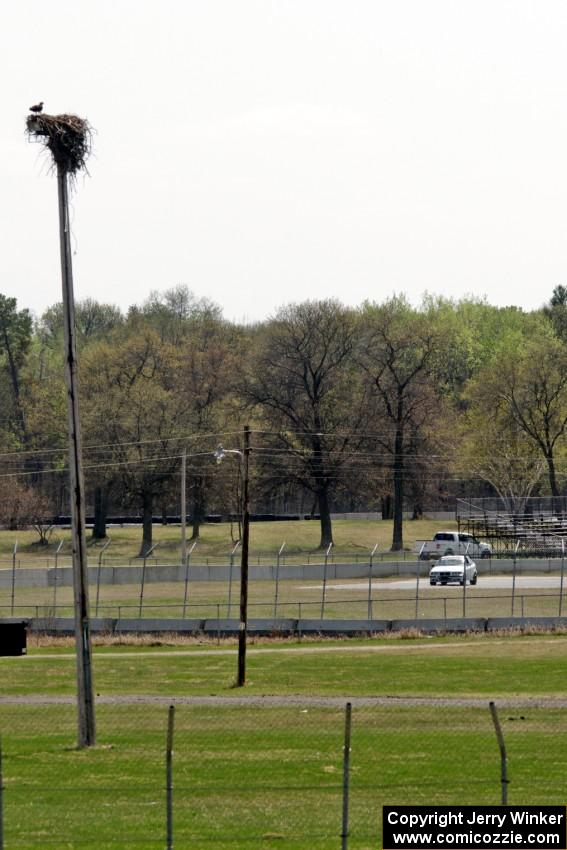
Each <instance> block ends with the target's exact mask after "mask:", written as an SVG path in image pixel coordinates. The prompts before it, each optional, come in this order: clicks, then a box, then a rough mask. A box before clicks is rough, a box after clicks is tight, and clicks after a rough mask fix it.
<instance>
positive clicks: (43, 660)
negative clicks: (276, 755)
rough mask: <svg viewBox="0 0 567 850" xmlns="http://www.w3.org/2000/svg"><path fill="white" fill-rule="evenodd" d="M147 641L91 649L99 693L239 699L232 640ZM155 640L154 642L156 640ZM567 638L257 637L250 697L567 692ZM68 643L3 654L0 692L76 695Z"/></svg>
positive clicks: (251, 664) (250, 660)
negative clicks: (219, 643) (15, 654)
mask: <svg viewBox="0 0 567 850" xmlns="http://www.w3.org/2000/svg"><path fill="white" fill-rule="evenodd" d="M148 643H149V645H147V644H146V643H143V644H141V645H139V644H138V642H136V641H133V642H129V641H128V640H127V639H124V641H123V643H122V645H121V646H118V647H117V646H95V650H94V672H95V682H96V691H97V693H98V694H100V695H101V696H112V695H120V694H147V695H159V696H172V697H173V696H187V695H189V696H192V695H194V696H205V695H211V694H216V695H218V694H224V695H226V696H227V697H230V696H234V693H235V692H234V691H233V690H232V687H231V686H232V681H233V678H234V667H235V657H234V656H235V650H234V645H233V644H232V643H230V642H226V641H225V642H223V645H222V646H221V647H220V648H217V647H216V646H215V645H214V643H209V644H207V643H205V642H198V641H191V642H188V641H185V642H179V641H175V640H174V639H172V641H171V646H169V647H166V649H167V651H165V650H164V646H163V643H164V642H163V641H157V640H153V641H152V640H151V639H148ZM152 643H153V644H154V645H153V646H152ZM566 654H567V637H565V636H552V635H550V636H539V635H531V636H517V637H500V638H496V637H491V636H485V635H478V636H473V635H471V636H467V637H466V638H464V637H463V638H456V637H450V638H424V639H421V640H419V639H415V640H414V639H407V640H403V639H392V638H389V639H380V640H378V639H375V640H370V639H369V640H366V641H358V640H352V641H345V642H340V643H336V642H334V641H326V642H323V643H320V644H319V643H317V642H316V641H311V640H310V641H304V642H302V643H297V642H292V641H283V642H279V643H277V642H267V641H262V640H256V641H253V642H252V644H251V647H250V650H249V658H248V685H247V686H246V690H245V692H246V694H247V695H265V694H272V695H290V694H304V695H323V696H337V695H341V696H344V697H345V698H346V697H348V696H390V695H396V696H416V697H418V696H420V695H426V696H429V697H446V696H451V697H471V696H481V695H482V696H486V698H487V699H488V698H489V697H502V696H520V697H523V696H534V695H538V696H542V695H557V694H564V695H566V696H567V679H566V677H565V673H566V663H565V657H566ZM74 664H75V662H74V655H73V644H72V641H71V640H68V641H66V642H60V641H56V640H53V641H52V642H51V646H49V647H48V648H46V647H42V646H37V647H36V646H34V639H33V638H32V639H31V640H30V646H29V654H28V657H27V658H18V659H13V658H0V677H1V681H2V694H3V695H10V694H12V695H18V694H35V693H41V694H49V695H51V696H54V695H65V694H67V695H72V694H73V693H74V687H75V680H74V675H75V673H74V670H75V667H74Z"/></svg>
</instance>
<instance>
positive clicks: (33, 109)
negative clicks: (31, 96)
mask: <svg viewBox="0 0 567 850" xmlns="http://www.w3.org/2000/svg"><path fill="white" fill-rule="evenodd" d="M30 112H35V113H37V114H39V113H40V112H43V100H40V102H39V103H35V104H34V105H33V106H30Z"/></svg>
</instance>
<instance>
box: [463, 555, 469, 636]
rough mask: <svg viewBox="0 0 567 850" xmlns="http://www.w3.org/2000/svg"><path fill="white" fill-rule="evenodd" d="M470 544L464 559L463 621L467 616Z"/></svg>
mask: <svg viewBox="0 0 567 850" xmlns="http://www.w3.org/2000/svg"><path fill="white" fill-rule="evenodd" d="M469 546H470V543H467V545H466V546H465V554H464V559H463V619H464V618H465V617H466V616H467V555H468V554H469Z"/></svg>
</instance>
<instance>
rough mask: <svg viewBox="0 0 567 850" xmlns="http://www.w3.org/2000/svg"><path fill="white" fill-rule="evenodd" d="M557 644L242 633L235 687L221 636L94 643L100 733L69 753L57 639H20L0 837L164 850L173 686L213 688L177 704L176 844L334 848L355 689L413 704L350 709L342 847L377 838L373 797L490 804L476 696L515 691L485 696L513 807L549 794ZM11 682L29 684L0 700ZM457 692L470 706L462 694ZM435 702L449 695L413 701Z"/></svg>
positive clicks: (231, 654) (4, 722) (559, 668)
mask: <svg viewBox="0 0 567 850" xmlns="http://www.w3.org/2000/svg"><path fill="white" fill-rule="evenodd" d="M154 643H156V642H154ZM566 651H567V636H563V635H545V636H544V635H536V634H533V635H525V636H516V637H504V636H498V637H489V636H466V637H462V638H454V637H452V638H444V639H423V638H418V639H406V640H401V639H397V640H393V639H390V640H373V641H372V640H365V641H349V642H342V643H336V642H331V641H327V642H319V643H317V642H314V641H306V642H303V643H302V644H301V645H299V644H293V643H291V642H281V643H274V642H269V641H256V642H254V644H253V645H252V646H251V647H250V650H249V656H248V673H249V684H248V685H247V686H246V688H245V689H244V691H237V690H235V689H234V688H233V687H232V683H233V679H234V673H235V665H236V658H235V646H234V643H230V642H224V643H223V645H222V646H221V647H219V648H216V647H214V646H211V645H200V644H199V643H197V642H196V641H193V642H189V641H183V642H177V643H173V642H172V643H171V644H163V643H162V645H151V642H149V641H148V640H146V641H144V642H142V641H140V640H138V641H134V640H132V641H130V642H126V643H124V644H123V645H122V646H110V645H104V646H95V650H94V679H95V689H96V693H97V695H99V699H98V702H97V730H98V742H97V746H96V747H95V748H94V749H91V750H88V751H84V750H83V751H77V750H76V749H75V722H76V721H75V710H74V706H73V705H72V703H70V702H67V703H61V704H53V703H51V704H49V703H47V702H45V700H46V699H48V698H51V699H52V700H53V699H59V700H64V699H65V698H66V697H69V698H71V697H72V695H73V694H74V676H75V663H74V656H73V646H72V642H71V641H61V640H50V641H47V642H45V641H42V642H39V641H38V642H36V641H35V640H32V641H31V645H30V647H29V655H28V657H24V658H0V677H1V681H2V698H0V731H1V733H2V742H3V750H4V783H5V792H4V809H5V811H4V837H5V846H6V848H7V850H8V848H13V847H14V848H16V847H17V848H24V850H28V848H29V850H32V848H33V850H37V848H49V847H57V848H73V850H75V849H76V850H82V848H95V847H96V848H130V847H131V848H141V850H154V848H156V849H157V848H163V847H164V846H165V792H164V786H165V736H166V722H167V706H168V703H169V702H170V701H171V700H175V699H176V698H184V697H187V696H195V697H201V698H202V699H204V698H205V697H208V698H210V697H212V696H213V695H217V696H218V697H221V698H224V699H222V701H221V702H218V703H216V704H214V705H210V704H203V703H201V704H182V703H179V704H178V705H177V706H176V721H175V729H176V731H175V744H174V789H175V791H174V824H175V846H176V847H193V846H194V847H199V848H211V850H229V848H242V850H249V848H258V850H272V848H274V847H278V848H285V850H300V848H302V850H304V848H313V850H327V848H329V850H330V848H335V847H337V848H338V847H340V829H341V778H342V742H343V728H344V705H343V703H342V700H344V701H345V702H346V700H347V699H348V698H349V697H357V696H366V697H372V696H383V697H394V696H396V697H417V698H418V700H417V702H415V703H414V704H404V703H402V704H400V703H398V702H396V700H392V703H391V704H389V702H386V704H375V705H361V706H359V705H355V706H354V709H353V734H352V742H351V769H352V773H351V779H352V783H351V818H350V824H351V834H350V840H349V848H352V850H371V848H372V850H374V848H376V847H380V846H381V845H380V815H381V806H382V805H385V804H408V805H409V804H412V803H413V804H416V803H417V804H419V803H420V804H433V803H435V804H459V803H463V804H465V803H466V804H471V803H475V804H487V805H488V804H497V803H498V802H499V800H500V784H499V758H498V747H497V744H496V739H495V736H494V731H493V728H492V725H491V720H490V715H489V711H488V701H489V699H495V700H496V702H497V704H498V703H499V702H500V703H501V704H502V701H503V700H505V699H509V698H512V697H513V698H515V699H517V700H520V704H517V705H515V706H514V707H513V708H511V707H503V706H502V705H501V707H500V717H501V722H502V725H503V728H504V735H505V738H506V743H507V747H508V757H509V777H510V780H511V782H510V786H509V800H510V802H511V803H517V804H528V803H531V804H544V803H547V804H551V803H557V804H562V803H563V802H564V800H565V791H566V782H565V776H566V774H567V708H561V707H559V706H557V705H555V706H551V705H546V704H545V703H541V704H538V703H534V701H533V700H534V698H538V699H543V698H544V697H546V696H554V697H557V696H560V695H562V696H565V697H566V698H567V685H566V678H565V656H566ZM243 693H244V695H245V696H246V697H250V698H254V697H256V701H255V702H253V703H248V702H244V703H242V702H241V701H240V700H239V699H236V698H237V697H240V696H242V694H243ZM25 695H29V697H30V699H31V698H34V699H38V697H39V695H42V696H41V697H39V699H40V703H39V704H34V703H33V702H32V703H29V704H17V705H15V704H10V703H9V702H7V699H8V698H9V697H10V696H12V697H22V696H25ZM142 695H143V696H142ZM267 695H272V697H278V696H279V697H280V698H281V699H285V698H286V697H287V698H289V697H290V696H291V695H294V696H295V699H294V700H293V701H292V702H290V703H288V704H273V701H268V700H266V699H265V697H266V696H267ZM317 695H319V696H322V697H325V696H332V697H339V700H338V702H333V703H332V704H328V705H325V704H313V702H312V701H311V700H310V698H311V697H313V696H317ZM471 696H474V697H477V698H478V697H480V698H484V699H485V703H484V705H480V706H479V707H476V708H473V707H470V706H467V705H466V704H461V703H460V702H459V700H460V699H461V698H466V697H471ZM434 697H442V698H449V699H450V700H452V702H449V703H442V704H439V703H437V704H428V703H427V701H424V698H434ZM113 698H120V699H121V700H124V702H118V703H117V704H113V703H112V700H113ZM340 698H342V700H341V699H340ZM42 699H43V703H41V700H42Z"/></svg>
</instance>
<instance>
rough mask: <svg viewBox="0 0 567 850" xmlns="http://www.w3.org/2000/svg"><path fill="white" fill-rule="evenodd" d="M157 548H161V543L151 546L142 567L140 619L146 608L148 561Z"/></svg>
mask: <svg viewBox="0 0 567 850" xmlns="http://www.w3.org/2000/svg"><path fill="white" fill-rule="evenodd" d="M156 546H159V543H154V545H153V546H151V547H150V548H149V549H148V551H147V552H146V553H145V555H144V564H143V566H142V581H141V583H140V607H139V609H138V617H141V616H142V608H143V606H144V585H145V583H146V561H147V560H148V557H149V556H150V555H151V554H152V552H153V551H154V549H155V548H156Z"/></svg>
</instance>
